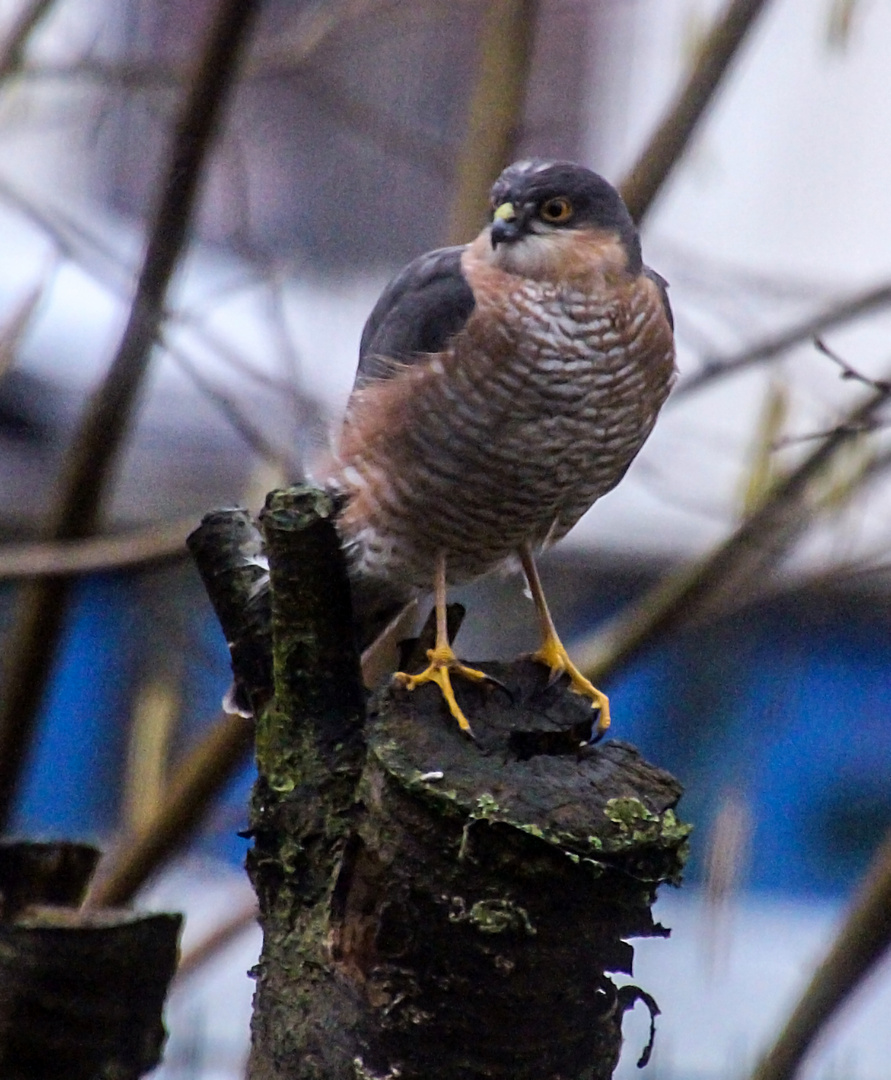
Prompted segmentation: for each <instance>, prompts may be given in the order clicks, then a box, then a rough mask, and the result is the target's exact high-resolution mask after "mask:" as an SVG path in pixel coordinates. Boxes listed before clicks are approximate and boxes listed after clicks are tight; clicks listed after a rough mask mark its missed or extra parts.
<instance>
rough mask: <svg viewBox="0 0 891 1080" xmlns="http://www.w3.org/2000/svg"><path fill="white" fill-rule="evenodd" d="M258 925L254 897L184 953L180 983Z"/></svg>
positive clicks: (179, 971) (177, 977)
mask: <svg viewBox="0 0 891 1080" xmlns="http://www.w3.org/2000/svg"><path fill="white" fill-rule="evenodd" d="M256 925H257V901H256V900H254V899H252V900H250V901H249V902H248V903H246V904H245V905H244V907H242V908H240V909H239V910H238V911H236V912H235V914H234V915H231V916H230V917H229V918H228V919H227V920H226V921H225V922H224V923H222V924H221V925H220V926H217V927H215V928H214V929H213V930H211V932H210V933H209V934H208V935H207V936H206V937H204V938H202V939H201V941H199V942H198V944H197V945H193V946H192V948H191V949H189V951H188V952H187V953H185V954H184V955H183V958H182V960H180V962H179V966H178V967H177V969H176V976H175V977H176V981H177V982H178V983H180V982H183V981H184V980H185V979H188V978H189V976H190V975H193V974H194V973H195V972H196V971H197V970H198V969H199V968H200V967H201V966H202V965H203V964H206V963H207V961H208V960H212V959H213V958H214V957H215V956H216V954H217V953H218V952H219V951H220V950H221V949H225V947H226V946H227V945H228V944H230V942H232V941H234V940H235V939H236V938H237V937H239V936H240V935H241V934H243V933H244V932H245V930H249V929H250V928H251V927H252V926H256Z"/></svg>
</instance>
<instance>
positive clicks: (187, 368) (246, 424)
mask: <svg viewBox="0 0 891 1080" xmlns="http://www.w3.org/2000/svg"><path fill="white" fill-rule="evenodd" d="M164 344H165V348H166V349H167V351H168V353H169V354H170V356H171V358H172V359H173V360H174V361H175V362H176V364H177V366H178V367H179V368H180V370H181V371H182V372H183V373H184V374H185V375H187V376H188V378H189V379H191V381H192V382H193V383H194V385H195V386H196V387H197V388H198V390H200V392H201V393H202V394H203V395H204V396H205V397H206V398H207V399H208V401H210V402H211V403H212V404H213V405H215V406H216V408H217V409H219V411H220V412H221V413H222V414H223V416H225V418H226V419H227V420H228V421H229V424H230V425H231V427H232V428H233V429H234V430H235V431H237V432H238V434H239V435H240V436H241V437H242V438H243V439H244V441H245V442H246V443H247V445H248V446H249V447H251V449H252V450H254V451H255V452H256V453H257V454H258V455H259V456H260V457H261V458H263V459H265V460H266V461H268V462H269V463H270V464H271V465H274V466H275V467H276V468H277V469H279V470H281V472H282V473H283V475H285V476H291V477H297V476H300V475H302V474H303V467H302V465H301V463H300V462H299V461H297V460H295V458H294V457H293V456H292V455H291V454H289V453H288V451H287V450H285V449H284V448H283V447H280V446H276V445H275V444H274V443H273V442H272V441H271V440H270V439H268V438H267V437H266V435H265V434H264V433H263V429H262V427H261V426H259V425H257V424H255V423H254V422H253V421H252V420H251V419H250V418H249V417H248V416H247V414H246V413H245V412H244V410H243V409H241V408H240V407H239V405H238V403H237V402H236V401H235V400H234V399H233V398H232V396H231V395H230V394H227V393H226V391H225V390H223V389H221V388H219V387H216V386H214V385H213V383H212V381H211V380H210V379H208V378H207V377H206V376H205V375H203V374H202V373H201V371H200V370H199V368H198V366H197V364H194V363H193V362H192V360H191V359H190V358H189V357H188V356H187V355H186V354H185V353H184V352H183V350H182V349H177V348H176V347H175V346H173V345H171V344H170V343H169V342H168V341H165V343H164Z"/></svg>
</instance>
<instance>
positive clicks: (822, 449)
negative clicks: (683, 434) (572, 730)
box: [573, 386, 889, 683]
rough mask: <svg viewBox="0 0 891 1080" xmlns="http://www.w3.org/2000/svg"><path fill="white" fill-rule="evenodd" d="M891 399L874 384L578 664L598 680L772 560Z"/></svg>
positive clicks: (580, 654) (595, 638) (598, 636)
mask: <svg viewBox="0 0 891 1080" xmlns="http://www.w3.org/2000/svg"><path fill="white" fill-rule="evenodd" d="M888 397H889V388H888V387H887V386H884V387H883V388H881V389H878V390H875V391H874V392H873V393H872V394H870V395H869V396H868V397H867V398H866V399H864V400H862V401H861V403H860V404H859V405H857V406H856V407H855V408H854V409H852V410H851V411H850V412H849V413H848V415H847V417H846V418H845V419H844V421H843V423H842V425H840V427H839V428H838V429H836V430H835V431H833V432H832V433H831V434H830V435H829V436H828V437H827V438H826V440H825V441H824V442H823V443H821V445H820V446H819V447H817V449H815V450H814V451H812V452H811V454H810V455H809V456H808V457H806V458H805V460H804V461H803V462H802V463H801V464H800V465H799V466H798V467H797V468H796V469H794V470H793V472H791V473H790V474H789V475H788V476H787V477H786V478H785V479H783V480H778V481H777V482H776V484H775V486H774V487H773V488H772V490H771V492H770V494H769V495H768V496H767V498H766V499H765V501H764V502H763V504H762V505H761V506H760V508H759V509H757V510H756V511H755V512H754V513H753V514H752V515H751V516H750V517H748V518H746V519H745V520H744V521H743V522H742V523H741V524H740V525H739V527H738V528H737V529H736V531H735V532H734V533H733V534H732V535H731V536H730V537H728V539H727V540H725V541H724V542H723V543H722V544H720V545H719V546H718V547H717V548H715V549H714V550H713V551H712V552H711V553H710V554H708V555H706V556H704V557H703V558H701V559H700V560H698V561H697V562H694V563H693V564H692V566H689V567H685V568H683V569H681V570H680V571H678V572H677V573H674V574H670V575H669V576H668V577H667V578H666V579H665V580H664V581H662V582H660V583H659V584H657V585H656V586H655V587H654V588H653V589H651V590H650V591H649V592H647V593H646V594H645V595H644V596H642V597H641V598H640V599H639V600H638V601H637V602H635V603H634V604H632V605H631V606H630V607H628V608H627V609H626V610H624V611H623V612H622V613H621V614H620V615H618V616H617V617H616V618H614V619H612V620H610V621H609V622H608V623H607V625H606V626H605V627H603V628H602V629H600V630H597V631H595V632H594V633H593V634H591V635H589V636H588V637H586V638H583V639H582V641H580V642H577V643H576V644H575V645H574V647H573V652H574V655H575V656H576V663H577V664H578V665H579V667H580V668H581V669H582V670H583V671H584V672H585V674H586V675H588V677H589V678H591V679H592V680H593V681H594V682H595V683H596V682H598V681H599V680H602V679H604V678H605V676H606V675H607V674H611V673H613V672H615V671H616V670H617V669H618V668H620V667H622V666H623V665H624V664H627V663H628V662H629V661H630V660H631V659H632V658H633V657H635V656H636V655H637V654H638V653H639V652H640V651H641V650H642V649H644V648H645V647H650V646H652V645H653V644H655V643H656V642H658V641H659V640H661V639H662V638H664V637H665V636H666V634H668V633H671V632H673V631H676V630H677V629H679V628H680V627H681V626H683V625H684V624H686V623H688V622H689V621H690V620H691V619H692V618H693V617H694V616H696V615H698V614H699V613H700V612H701V611H702V610H704V609H711V608H713V606H714V605H715V604H716V602H717V601H718V600H719V599H720V598H722V597H723V596H724V595H725V594H727V593H729V592H730V591H731V590H737V591H738V590H739V589H740V588H741V587H742V585H743V584H744V583H745V582H746V581H747V580H749V579H750V578H751V577H752V576H753V574H755V573H756V572H757V571H758V570H759V569H762V568H763V566H764V564H765V562H766V561H767V560H768V559H771V560H776V558H777V557H778V555H779V553H780V551H782V550H784V549H785V548H786V547H788V545H789V544H790V543H791V542H792V541H793V540H794V539H795V537H796V536H797V535H798V534H799V533H800V531H801V530H802V528H803V527H804V526H805V524H806V520H807V514H806V510H807V509H809V507H808V504H807V496H808V494H809V492H810V490H811V488H812V484H813V482H814V481H815V480H817V479H818V478H819V477H820V476H822V475H823V474H824V473H825V470H826V469H827V468H828V467H829V465H830V464H831V463H833V462H834V460H835V458H836V456H837V454H838V453H839V451H840V450H841V449H842V447H844V446H846V445H847V443H848V441H849V439H850V438H851V436H850V434H849V433H848V430H847V429H849V428H854V429H859V428H860V427H861V426H862V425H863V424H866V423H868V422H869V421H870V419H871V417H872V416H873V414H874V413H875V412H876V410H877V409H879V408H880V407H881V406H882V405H883V404H884V403H885V402H886V401H887V400H888Z"/></svg>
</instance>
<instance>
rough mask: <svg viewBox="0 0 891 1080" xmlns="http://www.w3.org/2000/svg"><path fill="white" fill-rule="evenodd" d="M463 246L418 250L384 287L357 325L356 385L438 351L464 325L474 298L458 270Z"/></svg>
mask: <svg viewBox="0 0 891 1080" xmlns="http://www.w3.org/2000/svg"><path fill="white" fill-rule="evenodd" d="M463 252H464V248H463V247H447V248H439V249H438V250H437V251H430V252H428V253H427V254H426V255H421V256H420V258H417V259H415V260H414V262H411V263H409V264H408V266H406V267H405V269H404V270H401V271H400V272H399V273H398V274H397V275H396V277H395V278H393V280H392V281H391V282H390V284H389V285H388V286H387V287H386V289H384V291H383V292H382V293H381V295H380V299H379V300H378V302H377V303H376V304H375V305H374V310H373V311H372V312H371V314H370V315H369V316H368V321H367V322H366V323H365V329H364V330H363V331H362V341H361V344H360V345H359V368H358V370H357V372H356V382H355V386H356V387H359V386H363V385H364V384H365V383H367V382H369V381H371V380H373V379H387V378H389V377H390V376H391V375H393V374H394V372H395V371H397V370H398V367H399V365H402V364H410V363H412V362H413V361H414V360H416V359H418V358H419V357H420V356H423V355H424V354H426V353H435V352H441V351H442V349H444V348H445V346H446V344H447V342H448V340H449V338H451V337H452V336H453V335H454V334H456V333H457V332H458V331H459V330H460V329H461V328H462V327H463V326H464V324H465V323H466V322H467V320H468V318H469V317H470V313H471V312H472V311H473V309H474V306H475V303H476V301H475V300H474V297H473V290H472V289H471V288H470V285H468V283H467V279H466V278H465V277H464V274H463V272H462V270H461V255H462V253H463ZM394 361H395V363H394Z"/></svg>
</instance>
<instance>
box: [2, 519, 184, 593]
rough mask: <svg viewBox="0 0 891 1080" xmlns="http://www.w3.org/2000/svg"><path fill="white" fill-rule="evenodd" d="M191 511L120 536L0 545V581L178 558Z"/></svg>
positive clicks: (116, 568)
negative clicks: (179, 516)
mask: <svg viewBox="0 0 891 1080" xmlns="http://www.w3.org/2000/svg"><path fill="white" fill-rule="evenodd" d="M194 526H195V516H194V514H193V515H192V516H191V517H188V518H182V519H181V520H180V521H172V522H170V524H168V525H149V526H147V527H146V528H144V529H138V530H133V531H132V532H128V533H123V534H122V535H120V536H95V537H89V538H87V539H84V540H58V541H55V542H53V541H50V540H37V541H34V542H33V543H24V544H2V545H0V581H9V580H10V579H15V578H32V577H53V576H57V575H66V576H67V575H70V574H92V573H96V572H97V571H102V570H119V569H121V568H123V567H129V566H137V565H139V564H140V563H149V562H160V561H162V560H164V559H176V558H182V557H184V556H185V554H186V534H187V533H188V532H189V531H190V530H191V529H192V528H194Z"/></svg>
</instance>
